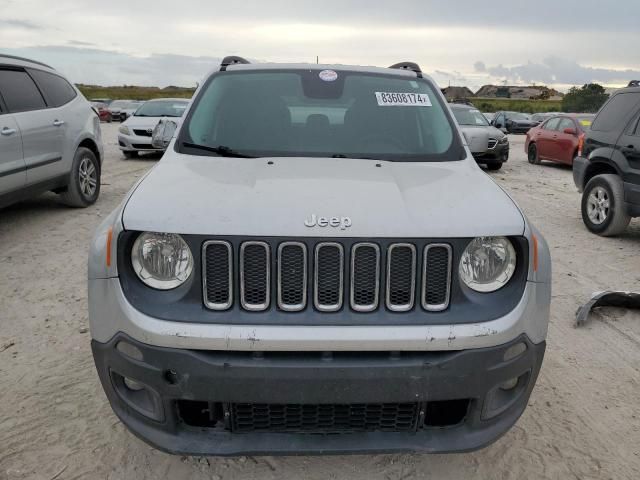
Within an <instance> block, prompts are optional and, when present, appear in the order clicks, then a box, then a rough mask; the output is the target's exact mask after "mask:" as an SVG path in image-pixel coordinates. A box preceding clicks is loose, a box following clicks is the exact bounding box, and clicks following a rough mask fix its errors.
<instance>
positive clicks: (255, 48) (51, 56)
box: [0, 0, 640, 91]
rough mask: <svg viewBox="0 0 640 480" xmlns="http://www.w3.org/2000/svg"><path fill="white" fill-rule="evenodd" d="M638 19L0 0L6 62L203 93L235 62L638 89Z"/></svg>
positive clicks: (633, 15) (231, 2)
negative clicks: (16, 58) (398, 66)
mask: <svg viewBox="0 0 640 480" xmlns="http://www.w3.org/2000/svg"><path fill="white" fill-rule="evenodd" d="M638 19H640V0H609V1H604V0H600V1H594V0H561V1H558V0H535V1H527V0H525V1H521V0H512V1H511V2H488V1H480V0H395V1H394V2H390V1H389V0H384V1H383V0H311V1H308V0H244V1H243V0H180V1H177V0H153V1H147V0H99V1H98V0H54V1H52V0H0V53H6V54H12V55H20V56H25V57H29V58H32V59H35V60H39V61H42V62H44V63H48V64H50V65H51V66H53V67H54V68H56V69H58V70H60V71H61V72H63V73H65V74H66V75H67V76H68V77H69V78H70V79H71V80H72V81H73V82H75V83H86V84H96V85H125V84H126V85H150V86H160V87H165V86H168V85H178V86H185V87H189V86H195V85H196V83H197V82H199V81H201V79H202V77H203V75H205V74H206V73H207V72H208V71H210V70H211V69H212V68H214V67H215V66H216V65H218V64H219V62H220V59H221V58H222V57H224V56H226V55H241V56H243V57H246V58H249V59H251V60H252V61H260V62H296V63H297V62H311V63H315V61H316V56H318V57H319V58H320V62H321V63H329V64H356V65H377V66H388V65H391V64H393V63H397V62H399V61H415V62H417V63H419V64H420V65H421V67H422V69H423V71H425V72H427V73H429V74H430V75H431V76H432V77H433V78H434V79H435V80H436V81H437V82H438V83H439V85H440V86H441V87H445V86H447V85H457V86H459V85H466V86H469V87H470V88H471V89H472V90H474V91H476V90H477V89H478V88H479V87H480V86H482V85H485V84H489V83H493V84H504V83H507V84H510V85H511V84H513V85H525V84H532V83H535V84H546V85H549V86H552V87H555V88H558V89H559V90H561V91H566V90H567V89H568V88H569V87H571V86H573V85H582V84H584V83H589V82H598V83H601V84H603V85H605V86H608V87H618V86H624V85H626V84H627V83H628V82H629V80H631V79H640V27H639V23H638V21H639V20H638Z"/></svg>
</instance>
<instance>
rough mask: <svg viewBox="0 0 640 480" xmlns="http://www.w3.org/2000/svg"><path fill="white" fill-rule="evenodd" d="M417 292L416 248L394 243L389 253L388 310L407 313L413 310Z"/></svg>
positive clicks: (407, 244)
mask: <svg viewBox="0 0 640 480" xmlns="http://www.w3.org/2000/svg"><path fill="white" fill-rule="evenodd" d="M415 290H416V247H415V246H413V245H411V244H410V243H394V244H393V245H391V246H390V247H389V250H388V252H387V308H388V309H389V310H392V311H394V312H406V311H408V310H411V309H412V308H413V304H414V301H415Z"/></svg>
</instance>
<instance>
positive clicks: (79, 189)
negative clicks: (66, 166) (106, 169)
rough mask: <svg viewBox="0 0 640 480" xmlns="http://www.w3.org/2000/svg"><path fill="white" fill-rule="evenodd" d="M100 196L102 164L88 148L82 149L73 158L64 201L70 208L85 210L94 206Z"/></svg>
mask: <svg viewBox="0 0 640 480" xmlns="http://www.w3.org/2000/svg"><path fill="white" fill-rule="evenodd" d="M98 196H100V163H99V162H98V159H97V158H96V155H95V154H94V153H93V152H92V151H91V150H89V149H88V148H84V147H80V148H78V150H76V154H75V156H74V157H73V165H72V167H71V174H70V175H69V184H68V185H67V191H66V192H64V193H63V194H62V195H61V198H62V201H63V202H64V203H65V204H67V205H69V206H70V207H78V208H84V207H88V206H89V205H93V204H94V203H96V200H98Z"/></svg>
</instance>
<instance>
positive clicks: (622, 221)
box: [581, 173, 631, 237]
mask: <svg viewBox="0 0 640 480" xmlns="http://www.w3.org/2000/svg"><path fill="white" fill-rule="evenodd" d="M581 210H582V221H583V222H584V224H585V226H586V227H587V229H588V230H589V231H590V232H592V233H595V234H596V235H600V236H603V237H613V236H616V235H620V234H621V233H623V232H624V231H625V230H626V229H627V226H628V225H629V222H630V221H631V217H630V216H629V214H627V212H626V211H625V208H624V187H623V185H622V180H621V179H620V177H619V176H618V175H613V174H610V173H607V174H603V175H596V176H595V177H593V178H592V179H591V180H589V182H588V183H587V186H586V187H585V189H584V193H583V194H582V204H581Z"/></svg>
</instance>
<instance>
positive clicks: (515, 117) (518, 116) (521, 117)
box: [507, 112, 531, 120]
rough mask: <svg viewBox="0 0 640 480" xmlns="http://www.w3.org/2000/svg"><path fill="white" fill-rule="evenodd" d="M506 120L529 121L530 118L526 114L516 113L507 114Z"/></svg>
mask: <svg viewBox="0 0 640 480" xmlns="http://www.w3.org/2000/svg"><path fill="white" fill-rule="evenodd" d="M507 118H508V119H509V120H530V119H531V117H529V115H527V114H526V113H518V112H508V113H507Z"/></svg>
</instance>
